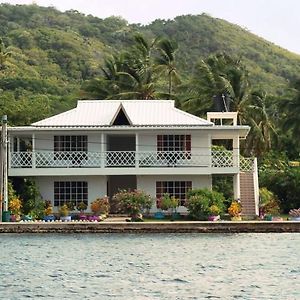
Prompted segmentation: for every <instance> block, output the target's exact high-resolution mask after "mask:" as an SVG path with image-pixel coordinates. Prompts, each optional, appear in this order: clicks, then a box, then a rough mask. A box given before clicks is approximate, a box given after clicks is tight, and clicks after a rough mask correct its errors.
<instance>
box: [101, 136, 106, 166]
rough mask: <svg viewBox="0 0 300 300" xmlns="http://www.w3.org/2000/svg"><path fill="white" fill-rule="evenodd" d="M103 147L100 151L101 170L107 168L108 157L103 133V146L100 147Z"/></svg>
mask: <svg viewBox="0 0 300 300" xmlns="http://www.w3.org/2000/svg"><path fill="white" fill-rule="evenodd" d="M100 146H101V147H100V149H101V155H100V157H101V159H100V166H101V168H104V167H105V164H106V162H105V160H106V155H105V147H104V146H105V136H104V133H103V132H101V145H100Z"/></svg>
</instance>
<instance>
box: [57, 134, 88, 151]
mask: <svg viewBox="0 0 300 300" xmlns="http://www.w3.org/2000/svg"><path fill="white" fill-rule="evenodd" d="M59 151H83V152H87V136H86V135H55V136H54V152H59Z"/></svg>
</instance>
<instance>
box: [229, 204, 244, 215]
mask: <svg viewBox="0 0 300 300" xmlns="http://www.w3.org/2000/svg"><path fill="white" fill-rule="evenodd" d="M241 212H242V205H241V203H240V202H238V201H232V202H231V204H230V206H229V208H228V213H229V214H230V216H232V217H238V216H239V215H240V214H241Z"/></svg>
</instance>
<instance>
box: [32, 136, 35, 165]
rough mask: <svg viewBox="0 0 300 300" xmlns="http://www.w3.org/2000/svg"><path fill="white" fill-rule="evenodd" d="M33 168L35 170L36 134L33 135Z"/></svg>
mask: <svg viewBox="0 0 300 300" xmlns="http://www.w3.org/2000/svg"><path fill="white" fill-rule="evenodd" d="M31 154H32V168H35V133H33V134H32V153H31Z"/></svg>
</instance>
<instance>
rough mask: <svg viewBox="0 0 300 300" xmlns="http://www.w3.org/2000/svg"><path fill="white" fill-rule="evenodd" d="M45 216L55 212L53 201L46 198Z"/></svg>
mask: <svg viewBox="0 0 300 300" xmlns="http://www.w3.org/2000/svg"><path fill="white" fill-rule="evenodd" d="M44 213H45V216H49V215H52V214H53V208H52V204H51V201H49V200H46V201H45V210H44Z"/></svg>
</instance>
